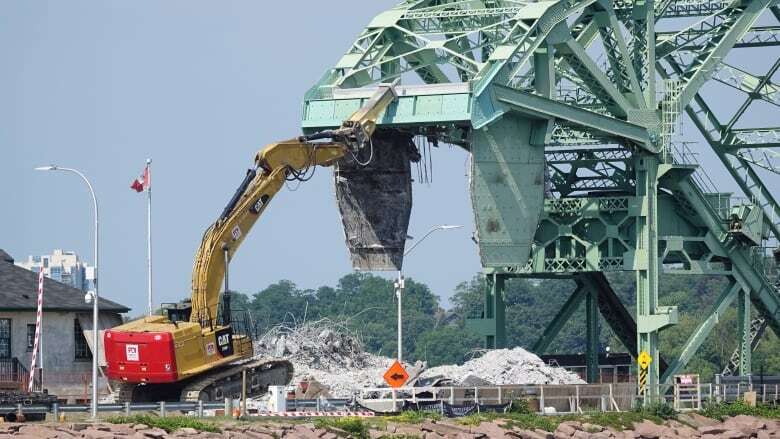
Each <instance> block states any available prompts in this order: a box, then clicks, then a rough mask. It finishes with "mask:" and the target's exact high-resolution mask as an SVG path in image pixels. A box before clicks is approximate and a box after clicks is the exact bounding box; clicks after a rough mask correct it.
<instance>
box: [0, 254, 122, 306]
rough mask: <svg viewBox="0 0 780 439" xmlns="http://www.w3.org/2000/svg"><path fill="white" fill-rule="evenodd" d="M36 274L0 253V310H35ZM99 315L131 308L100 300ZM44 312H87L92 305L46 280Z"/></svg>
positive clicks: (74, 291)
mask: <svg viewBox="0 0 780 439" xmlns="http://www.w3.org/2000/svg"><path fill="white" fill-rule="evenodd" d="M37 292H38V274H37V273H35V272H32V271H30V270H27V269H25V268H22V267H17V266H16V265H14V259H13V258H12V257H11V256H10V255H9V254H8V253H6V252H5V251H3V249H0V310H3V311H10V310H13V311H28V310H35V309H37V307H38V296H37ZM99 307H100V310H101V311H109V312H117V313H124V312H128V311H130V308H128V307H126V306H124V305H121V304H119V303H116V302H112V301H110V300H107V299H105V298H103V297H101V298H100V302H99ZM43 309H44V310H49V311H89V310H91V309H92V305H91V304H88V303H85V302H84V292H83V291H81V290H79V289H78V288H73V287H71V286H70V285H66V284H63V283H61V282H57V281H55V280H53V279H49V278H45V279H44V281H43Z"/></svg>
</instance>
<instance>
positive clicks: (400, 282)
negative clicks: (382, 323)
mask: <svg viewBox="0 0 780 439" xmlns="http://www.w3.org/2000/svg"><path fill="white" fill-rule="evenodd" d="M461 227H463V226H460V225H459V226H450V225H446V224H442V225H438V226H433V227H431V229H430V230H428V233H426V234H425V235H423V237H422V238H420V240H419V241H417V242H415V243H414V245H412V246H411V247H409V248H408V249H407V250H406V251H405V252H404V257H406V256H407V255H408V254H409V253H411V252H412V250H414V249H415V247H417V246H418V245H420V243H422V242H423V241H425V238H427V237H429V236H430V235H431V234H432V233H433V232H436V231H437V230H452V229H460V228H461ZM393 286H394V287H395V297H396V298H397V299H398V355H397V358H396V359H397V360H398V362H399V363H401V362H403V321H402V319H401V316H402V315H403V314H402V313H401V311H402V303H403V300H402V298H403V292H404V288H405V280H404V275H403V273H402V272H401V270H398V279H396V281H395V283H394V284H393Z"/></svg>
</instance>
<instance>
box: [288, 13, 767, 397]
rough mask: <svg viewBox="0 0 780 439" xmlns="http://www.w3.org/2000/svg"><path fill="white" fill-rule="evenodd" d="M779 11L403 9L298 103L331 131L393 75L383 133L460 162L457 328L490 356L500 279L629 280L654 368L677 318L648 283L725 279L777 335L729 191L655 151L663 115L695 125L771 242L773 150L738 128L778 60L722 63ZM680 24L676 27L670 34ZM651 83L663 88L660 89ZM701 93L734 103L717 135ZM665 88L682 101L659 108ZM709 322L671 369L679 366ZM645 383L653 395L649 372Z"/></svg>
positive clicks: (310, 121) (667, 152)
mask: <svg viewBox="0 0 780 439" xmlns="http://www.w3.org/2000/svg"><path fill="white" fill-rule="evenodd" d="M777 2H778V0H744V1H736V2H732V1H719V0H613V1H610V0H561V1H540V2H530V1H511V0H507V1H501V0H490V1H484V0H409V1H403V2H401V3H400V4H399V5H398V6H396V7H395V8H392V9H390V10H388V11H385V12H382V13H380V14H378V15H377V17H376V18H374V19H373V20H372V21H371V22H370V23H369V25H368V26H367V27H366V28H365V29H364V30H363V32H362V33H361V34H360V35H359V36H358V38H357V39H356V40H355V42H354V43H353V44H352V45H351V46H350V47H349V49H348V50H347V52H346V53H345V54H344V56H343V57H341V59H339V60H338V62H337V63H336V64H335V65H334V66H333V68H331V69H329V70H328V71H327V72H325V74H324V75H323V76H322V78H321V80H320V81H319V82H318V83H317V84H316V85H315V86H314V87H312V88H311V89H310V90H309V91H308V92H307V93H306V96H305V101H304V108H303V128H304V130H306V131H315V130H318V129H322V128H327V127H333V126H337V125H339V124H340V123H341V121H342V120H343V119H344V118H346V117H347V116H348V115H349V114H350V113H351V112H352V111H354V110H355V109H357V108H359V107H360V105H361V103H363V102H364V101H365V99H367V98H368V97H369V96H371V93H372V90H371V88H372V87H376V86H377V85H378V84H379V83H387V82H392V81H393V80H395V79H398V78H401V80H402V84H401V85H400V86H399V87H398V91H399V99H398V101H397V102H396V103H395V104H393V105H392V106H391V107H390V108H388V110H387V111H386V112H385V114H384V115H383V116H382V118H381V120H380V121H379V123H380V125H382V126H388V127H395V128H398V129H402V130H407V131H411V132H413V133H418V134H425V135H427V136H430V135H434V136H438V137H440V140H443V141H453V142H455V143H457V144H459V145H461V146H463V147H464V148H466V149H468V150H469V151H470V152H471V153H472V154H473V158H474V160H473V163H472V184H471V195H472V200H473V207H474V210H475V219H476V221H475V223H476V228H477V234H476V237H477V239H478V243H479V251H480V256H481V260H482V264H483V266H484V267H485V271H486V273H487V274H488V284H489V288H488V290H487V291H486V296H485V303H484V304H483V307H482V310H481V311H480V313H479V316H478V317H479V318H477V319H471V320H469V324H470V326H472V327H473V328H475V329H476V330H477V331H478V332H479V333H480V334H482V335H483V336H485V338H486V341H487V344H488V345H489V346H500V345H502V344H503V341H502V340H505V334H504V333H503V331H504V322H503V290H504V287H505V281H506V279H508V278H509V277H516V276H525V277H535V276H558V275H560V276H570V275H573V274H577V273H588V272H608V271H633V272H635V273H636V284H637V292H638V294H637V301H636V304H635V307H636V315H637V323H636V327H637V334H636V338H637V343H638V346H639V348H640V349H641V350H647V351H648V352H650V353H651V354H652V355H653V356H657V354H658V332H659V331H660V330H662V329H663V328H665V327H668V326H669V325H672V324H674V323H675V321H676V319H677V313H676V309H675V308H674V307H673V306H668V305H674V304H663V305H662V304H660V303H659V299H658V291H657V289H658V274H659V272H661V271H665V272H669V273H676V274H719V275H724V276H728V277H729V278H730V279H731V280H732V284H733V285H737V286H738V287H739V288H742V289H743V290H744V291H745V294H746V295H748V296H749V297H750V300H751V302H752V305H753V306H754V307H755V308H756V309H757V310H758V311H759V313H761V314H762V315H765V316H766V317H767V318H768V321H769V324H770V326H772V327H773V329H774V330H775V331H778V329H780V324H778V319H780V314H778V311H779V310H780V300H778V299H777V292H776V291H775V289H774V288H773V287H772V284H771V282H772V280H770V279H768V277H767V275H766V273H764V272H763V270H761V265H760V264H755V258H754V256H755V255H754V254H753V253H754V252H755V251H756V248H755V247H752V246H751V239H747V240H745V239H741V238H740V237H738V236H736V235H735V234H734V233H732V232H731V231H729V230H728V229H727V228H725V226H724V225H725V224H728V221H729V214H730V213H731V208H732V207H733V206H732V205H731V204H732V203H730V200H729V194H722V193H717V192H714V191H710V190H704V187H703V186H701V181H700V179H699V177H697V176H698V174H699V172H700V171H698V170H697V167H696V165H695V164H694V163H688V162H687V161H686V160H685V158H684V157H683V158H682V159H680V157H678V156H676V155H675V153H674V151H673V150H672V145H670V144H668V141H667V140H666V139H669V138H670V137H671V136H670V133H671V131H670V130H673V127H669V126H666V125H664V123H666V122H664V120H665V119H664V116H665V115H666V113H664V114H662V113H661V108H662V105H661V102H663V108H666V109H667V110H668V109H669V108H672V109H674V108H676V107H675V106H674V105H676V106H677V107H679V110H681V111H682V112H684V113H686V114H687V115H688V116H689V117H691V119H692V120H693V122H694V124H695V125H696V127H697V128H698V129H699V130H700V132H701V133H702V134H703V135H704V137H705V139H706V141H707V143H708V145H709V146H710V147H711V148H712V150H713V151H714V152H715V154H716V155H717V156H718V157H719V158H720V159H721V161H722V162H723V163H724V165H725V166H726V168H727V170H728V171H729V172H730V173H731V175H732V177H733V178H734V179H735V181H736V182H737V184H738V185H739V187H740V188H741V190H742V191H743V192H744V194H745V195H747V196H748V197H749V198H750V199H751V200H755V201H754V202H755V204H754V205H753V206H752V207H751V208H749V209H748V210H751V209H752V211H754V212H760V213H761V214H762V215H759V216H762V218H759V222H760V223H762V224H756V223H755V222H751V223H750V227H751V230H752V231H751V234H752V235H751V236H753V237H755V236H758V235H765V234H766V232H765V230H768V231H769V233H771V235H772V236H773V237H774V238H775V239H780V206H779V205H778V203H777V202H776V200H775V198H774V196H773V191H772V190H771V188H769V187H767V185H766V183H765V182H764V181H763V180H762V179H761V177H760V175H759V173H758V172H756V169H758V168H761V169H763V170H769V171H771V172H776V171H778V172H780V160H777V159H778V158H780V154H772V153H771V149H772V148H775V147H780V128H777V127H772V126H758V127H755V126H753V127H751V128H743V127H744V124H742V123H741V121H742V119H743V115H744V114H745V113H746V112H747V110H748V109H749V107H750V106H751V105H753V103H754V102H755V101H758V100H760V101H763V102H764V103H767V104H769V105H778V96H780V89H778V86H777V85H775V83H774V82H773V81H772V79H771V76H772V74H773V73H774V72H775V71H776V70H778V68H780V61H778V62H776V63H775V64H774V65H773V66H772V68H770V69H769V70H768V71H765V72H748V71H746V70H745V69H740V68H736V67H734V66H732V65H729V64H726V63H724V59H725V58H726V56H727V55H728V54H729V53H731V52H732V51H733V50H740V49H742V48H755V47H774V46H776V45H778V44H780V43H778V41H779V40H778V37H777V35H780V31H778V29H780V9H778V8H777V6H776V5H777ZM762 16H763V18H764V19H762V20H759V17H762ZM676 17H688V18H687V19H686V20H669V19H671V18H676ZM767 17H768V18H767ZM769 20H774V21H776V22H779V23H778V24H772V23H769ZM659 23H660V24H659ZM759 24H760V25H759ZM656 26H658V27H659V28H663V32H656ZM599 56H602V58H598V57H599ZM748 70H749V69H748ZM656 74H659V75H661V76H662V77H663V78H665V79H670V80H675V81H676V82H675V83H674V84H676V88H674V89H668V90H667V89H666V87H660V86H658V85H657V84H656V80H655V78H656ZM708 81H709V82H710V83H713V84H720V85H722V86H726V87H731V88H732V89H733V90H736V91H738V92H743V93H745V94H746V99H745V101H744V102H742V103H741V105H739V107H735V110H736V112H735V113H734V115H733V116H732V117H730V119H729V120H726V121H724V122H720V121H719V120H718V119H717V118H716V117H715V115H714V113H713V112H712V111H711V110H710V109H709V107H708V106H707V104H706V101H705V100H704V98H703V97H702V95H701V93H702V87H703V85H704V84H705V83H708ZM668 84H672V83H671V82H670V83H668ZM662 90H663V92H661V93H659V92H660V91H662ZM673 90H679V92H680V93H679V96H677V95H671V94H670V95H669V96H670V98H669V100H664V99H663V96H662V95H663V93H671V92H672V91H673ZM674 96H677V97H676V98H675V97H674ZM674 111H677V110H674ZM432 133H433V134H432ZM708 191H709V192H713V193H708ZM751 221H755V214H754V216H753V217H752V219H751ZM754 226H756V227H757V230H760V231H759V232H757V233H756V232H755V230H753V229H756V227H754ZM743 235H745V234H743ZM762 237H763V236H761V237H759V238H758V241H761V238H762ZM752 241H753V244H755V243H756V239H752ZM751 258H752V259H751ZM735 288H736V287H735ZM734 294H736V293H734ZM723 303H725V302H723ZM748 308H749V307H748ZM567 314H568V313H564V314H563V315H559V317H560V320H561V321H560V322H558V320H559V319H558V318H556V322H558V324H562V322H563V321H564V320H565V318H567V316H566V315H567ZM710 320H711V319H707V320H705V322H703V323H702V326H700V327H699V329H698V330H697V332H696V333H695V334H693V335H692V338H691V340H689V343H688V344H687V345H686V348H685V349H684V351H683V355H681V357H680V358H678V359H677V360H676V361H674V362H673V363H672V366H671V367H670V370H674V371H677V370H682V369H683V368H684V367H685V365H686V364H687V362H688V360H689V359H690V356H692V355H693V353H695V351H696V349H697V348H698V346H699V345H700V343H701V341H702V340H703V337H706V335H707V333H708V332H709V329H708V328H710V327H711V321H710ZM555 326H556V325H552V326H551V327H552V328H553V329H554V327H555ZM544 343H549V340H546V341H544ZM748 351H749V349H748ZM743 354H744V357H745V358H744V360H743V361H742V363H743V367H742V369H743V371H746V370H747V367H745V366H744V365H745V364H748V365H749V352H743ZM668 376H669V372H667V377H666V378H668ZM649 378H650V379H649V381H650V383H651V384H653V383H656V382H659V379H660V377H659V376H658V367H657V363H656V364H655V365H654V366H653V367H652V369H651V372H650V377H649ZM650 388H651V391H653V390H652V389H653V386H652V385H651V387H650ZM651 396H652V395H651Z"/></svg>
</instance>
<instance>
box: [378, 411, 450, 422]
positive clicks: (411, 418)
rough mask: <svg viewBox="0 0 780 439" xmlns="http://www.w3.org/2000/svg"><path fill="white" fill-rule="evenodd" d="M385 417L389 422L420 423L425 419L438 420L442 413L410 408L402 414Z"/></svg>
mask: <svg viewBox="0 0 780 439" xmlns="http://www.w3.org/2000/svg"><path fill="white" fill-rule="evenodd" d="M385 419H387V420H388V421H389V422H398V423H402V424H420V423H422V422H424V421H438V420H440V419H441V415H440V414H439V413H433V412H417V411H411V410H410V411H406V412H401V414H399V415H396V416H387V417H385Z"/></svg>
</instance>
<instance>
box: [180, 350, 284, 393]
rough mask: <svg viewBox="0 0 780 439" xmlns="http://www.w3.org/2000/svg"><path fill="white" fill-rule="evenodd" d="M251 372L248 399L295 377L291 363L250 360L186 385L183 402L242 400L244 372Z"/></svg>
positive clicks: (198, 378)
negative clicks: (240, 398)
mask: <svg viewBox="0 0 780 439" xmlns="http://www.w3.org/2000/svg"><path fill="white" fill-rule="evenodd" d="M244 370H246V371H247V378H246V381H247V396H248V397H252V396H259V395H261V394H263V393H265V392H267V391H268V386H285V385H287V384H289V383H290V381H291V380H292V377H293V373H294V368H293V365H292V363H291V362H289V361H287V360H283V359H279V358H267V359H262V360H250V361H247V362H243V363H239V364H235V365H231V366H228V367H227V368H221V369H218V370H215V371H213V372H206V373H204V374H202V375H200V376H198V377H196V378H193V379H192V380H189V381H187V382H186V384H185V385H184V387H183V388H182V391H181V397H180V400H181V401H198V400H202V401H219V400H222V399H224V398H239V397H241V381H242V373H243V371H244Z"/></svg>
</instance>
